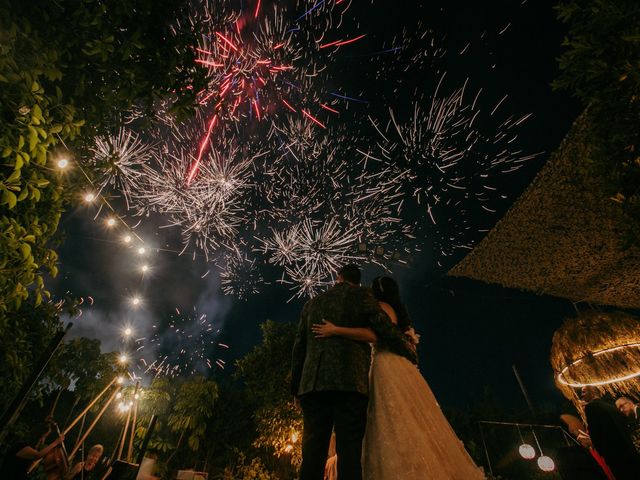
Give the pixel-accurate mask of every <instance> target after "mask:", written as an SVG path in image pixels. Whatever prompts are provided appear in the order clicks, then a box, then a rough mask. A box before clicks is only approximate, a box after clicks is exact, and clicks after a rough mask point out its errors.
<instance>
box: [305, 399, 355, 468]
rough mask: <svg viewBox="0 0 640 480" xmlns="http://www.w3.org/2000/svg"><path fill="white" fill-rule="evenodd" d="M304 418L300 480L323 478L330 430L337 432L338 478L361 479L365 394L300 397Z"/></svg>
mask: <svg viewBox="0 0 640 480" xmlns="http://www.w3.org/2000/svg"><path fill="white" fill-rule="evenodd" d="M300 404H301V407H302V415H303V418H304V434H303V437H302V458H303V460H302V466H301V468H300V480H323V478H324V467H325V464H326V461H327V452H328V445H329V441H330V438H331V431H332V430H333V429H334V428H335V431H336V452H337V454H338V478H339V479H340V480H361V479H362V468H361V464H360V461H361V457H362V439H363V437H364V431H365V426H366V424H367V404H368V398H367V396H366V395H363V394H362V393H358V392H340V391H325V392H310V393H307V394H305V395H302V396H301V397H300Z"/></svg>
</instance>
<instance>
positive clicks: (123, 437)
mask: <svg viewBox="0 0 640 480" xmlns="http://www.w3.org/2000/svg"><path fill="white" fill-rule="evenodd" d="M130 419H131V409H129V410H127V419H126V420H125V422H124V433H123V434H122V441H121V442H120V448H118V460H122V450H124V444H125V443H126V441H127V432H128V431H129V420H130Z"/></svg>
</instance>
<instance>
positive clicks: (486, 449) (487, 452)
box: [478, 422, 493, 476]
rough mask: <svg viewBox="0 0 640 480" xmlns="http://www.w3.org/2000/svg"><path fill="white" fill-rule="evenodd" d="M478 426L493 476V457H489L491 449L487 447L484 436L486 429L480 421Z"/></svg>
mask: <svg viewBox="0 0 640 480" xmlns="http://www.w3.org/2000/svg"><path fill="white" fill-rule="evenodd" d="M478 428H479V429H480V438H482V446H483V447H484V455H485V457H486V458H487V464H488V466H489V472H490V473H491V476H493V467H492V466H491V459H490V458H489V449H488V448H487V442H486V440H485V438H484V430H482V423H480V422H478Z"/></svg>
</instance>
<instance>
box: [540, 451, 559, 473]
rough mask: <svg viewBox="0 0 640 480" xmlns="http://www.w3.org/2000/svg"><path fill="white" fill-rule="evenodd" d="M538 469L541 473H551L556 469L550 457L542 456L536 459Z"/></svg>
mask: <svg viewBox="0 0 640 480" xmlns="http://www.w3.org/2000/svg"><path fill="white" fill-rule="evenodd" d="M538 467H540V470H542V471H543V472H553V471H554V470H555V468H556V464H555V463H554V461H553V459H552V458H551V457H547V456H546V455H542V456H541V457H540V458H538Z"/></svg>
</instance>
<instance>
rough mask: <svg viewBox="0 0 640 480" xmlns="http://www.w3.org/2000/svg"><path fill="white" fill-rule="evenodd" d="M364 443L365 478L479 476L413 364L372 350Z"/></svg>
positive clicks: (453, 479) (466, 479)
mask: <svg viewBox="0 0 640 480" xmlns="http://www.w3.org/2000/svg"><path fill="white" fill-rule="evenodd" d="M369 385H370V387H369V388H370V390H369V410H368V418H367V430H366V434H365V440H364V448H363V478H364V479H366V480H397V479H402V480H481V479H484V478H485V476H484V474H483V472H482V470H481V469H480V468H478V467H477V466H476V465H475V463H474V462H473V460H472V459H471V457H470V456H469V454H468V453H467V451H466V450H465V448H464V445H463V444H462V442H461V441H460V440H459V439H458V437H457V436H456V434H455V432H454V431H453V429H452V428H451V425H449V422H448V421H447V419H446V418H445V416H444V414H443V413H442V410H441V409H440V406H439V405H438V402H437V401H436V399H435V397H434V396H433V393H432V392H431V389H430V388H429V385H427V382H426V381H425V380H424V378H423V377H422V375H421V374H420V372H419V371H418V368H417V367H416V366H415V365H414V364H412V363H411V362H410V361H409V360H407V359H406V358H404V357H402V356H400V355H396V354H395V353H391V352H388V351H385V350H379V351H377V352H376V353H374V356H373V361H372V364H371V371H370V379H369Z"/></svg>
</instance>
